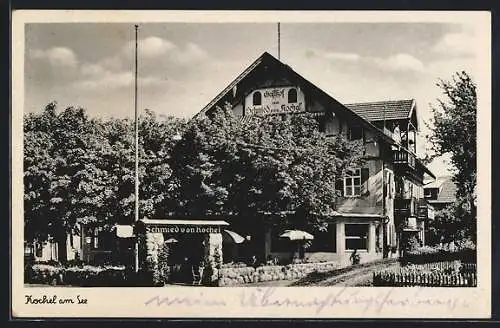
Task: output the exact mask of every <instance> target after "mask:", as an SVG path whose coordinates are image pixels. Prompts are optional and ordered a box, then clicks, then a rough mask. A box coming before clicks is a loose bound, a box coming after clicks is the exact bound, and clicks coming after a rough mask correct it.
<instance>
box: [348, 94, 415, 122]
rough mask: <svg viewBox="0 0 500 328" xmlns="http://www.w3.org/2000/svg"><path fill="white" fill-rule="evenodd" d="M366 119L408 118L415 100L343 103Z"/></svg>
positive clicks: (371, 120)
mask: <svg viewBox="0 0 500 328" xmlns="http://www.w3.org/2000/svg"><path fill="white" fill-rule="evenodd" d="M345 106H346V107H347V108H349V109H350V110H352V111H354V112H355V113H357V114H358V115H359V116H361V117H362V118H364V119H365V120H367V121H370V122H374V121H383V120H403V119H408V118H410V116H411V114H412V111H413V108H414V107H415V100H413V99H406V100H389V101H376V102H364V103H354V104H346V105H345Z"/></svg>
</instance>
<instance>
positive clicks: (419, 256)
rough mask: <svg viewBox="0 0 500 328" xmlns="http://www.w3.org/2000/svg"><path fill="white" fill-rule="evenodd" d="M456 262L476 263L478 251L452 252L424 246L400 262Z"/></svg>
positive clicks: (463, 250) (409, 252) (405, 255)
mask: <svg viewBox="0 0 500 328" xmlns="http://www.w3.org/2000/svg"><path fill="white" fill-rule="evenodd" d="M454 260H460V261H462V262H466V263H475V262H476V260H477V253H476V249H475V248H474V249H472V248H463V249H459V250H450V249H444V248H437V247H428V246H424V247H420V248H418V249H416V250H413V251H408V252H406V253H405V254H404V256H403V257H401V258H400V262H401V264H403V265H406V264H409V263H413V264H424V263H433V262H445V261H454Z"/></svg>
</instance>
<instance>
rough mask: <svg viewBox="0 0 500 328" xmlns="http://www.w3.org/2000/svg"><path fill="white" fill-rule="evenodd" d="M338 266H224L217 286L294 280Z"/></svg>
mask: <svg viewBox="0 0 500 328" xmlns="http://www.w3.org/2000/svg"><path fill="white" fill-rule="evenodd" d="M338 268H339V263H337V262H324V263H300V264H289V265H269V266H260V267H257V268H253V267H224V268H222V269H221V270H220V281H219V286H235V285H241V284H245V283H256V282H262V281H272V280H295V279H300V278H304V277H305V276H307V275H308V274H310V273H312V272H328V271H332V270H335V269H338Z"/></svg>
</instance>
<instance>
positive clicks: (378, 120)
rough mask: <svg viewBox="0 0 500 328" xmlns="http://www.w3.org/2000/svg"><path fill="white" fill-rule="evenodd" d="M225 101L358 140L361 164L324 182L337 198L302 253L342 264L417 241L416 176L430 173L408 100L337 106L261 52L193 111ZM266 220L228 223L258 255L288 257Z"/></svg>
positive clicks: (420, 194) (419, 201) (419, 192)
mask: <svg viewBox="0 0 500 328" xmlns="http://www.w3.org/2000/svg"><path fill="white" fill-rule="evenodd" d="M332 78H335V77H332ZM353 83H355V82H353ZM225 103H229V104H231V106H232V109H233V112H234V114H235V115H237V116H239V117H240V118H241V119H243V120H244V119H245V117H249V116H251V115H255V114H260V115H262V114H264V115H265V114H268V115H275V116H277V117H280V116H286V115H293V114H296V113H301V112H312V113H316V114H317V117H318V119H319V120H320V122H321V129H322V131H323V132H325V133H326V134H327V135H329V136H331V137H335V136H336V135H340V134H341V135H344V136H345V137H347V138H349V139H351V140H354V139H359V140H363V143H364V146H365V159H366V163H365V164H364V165H363V167H359V168H357V169H356V170H354V171H352V172H349V173H348V174H347V175H346V176H344V177H341V178H339V179H338V181H337V183H336V186H332V188H337V189H338V190H339V191H340V193H341V194H342V196H341V197H339V198H338V200H337V202H336V204H335V212H334V213H331V215H328V217H327V218H326V219H327V222H329V228H328V231H327V232H325V233H315V239H314V240H313V241H312V243H311V247H310V248H309V249H308V253H307V254H306V257H308V258H310V259H317V260H336V261H341V262H346V261H348V258H349V255H350V253H351V252H352V251H353V250H354V249H358V251H359V253H360V254H361V259H362V261H363V260H365V261H366V260H373V259H378V258H382V257H383V256H387V254H388V252H389V250H391V249H398V247H399V246H400V245H401V241H402V240H404V239H405V238H408V237H409V236H411V235H417V236H419V237H420V239H421V241H422V242H424V240H423V239H424V237H423V231H424V220H425V218H423V217H422V213H427V210H420V209H427V203H426V202H425V200H424V191H423V182H424V176H425V175H427V176H428V177H431V178H435V177H434V175H433V174H432V172H430V171H429V170H428V169H427V168H426V167H425V166H424V164H423V163H422V162H421V161H420V160H419V159H418V158H417V156H416V154H415V152H416V149H417V148H416V140H417V138H416V136H417V133H418V128H419V124H418V120H419V118H418V111H417V106H416V103H415V101H414V100H398V101H383V102H371V103H360V104H347V105H344V104H341V103H340V102H338V101H337V100H335V99H334V98H332V97H331V96H330V95H328V94H327V93H325V92H324V91H323V90H321V89H320V88H318V87H317V86H315V85H314V84H312V83H311V82H309V81H308V80H306V79H305V78H304V77H302V76H301V75H299V74H298V73H296V72H295V71H293V70H292V69H291V68H290V67H289V66H288V65H286V64H284V63H282V62H280V61H279V60H277V59H276V58H274V57H273V56H271V55H270V54H268V53H267V52H266V53H264V54H263V55H261V56H260V57H259V58H258V59H257V60H256V61H255V62H253V63H252V64H251V65H250V66H249V67H248V68H247V69H246V70H245V71H243V72H242V73H241V74H240V75H239V76H238V77H237V78H236V79H235V80H234V81H233V82H232V83H230V84H229V85H228V86H227V87H226V88H225V89H224V90H223V91H222V92H221V93H220V94H219V95H217V96H216V97H215V98H214V99H213V100H212V101H211V102H210V103H209V104H208V105H207V106H205V108H203V109H202V110H201V111H200V113H198V114H197V115H205V114H209V113H210V112H211V111H213V110H214V109H215V108H216V107H223V106H224V104H225ZM419 214H420V217H419ZM267 216H269V217H271V218H272V216H273V214H272V213H271V214H268V215H267ZM239 219H240V220H238V221H239V222H242V221H243V222H244V221H245V220H244V218H239ZM247 221H248V220H247ZM272 221H273V220H272V219H271V220H263V221H262V224H261V225H260V226H259V227H258V228H256V224H255V222H252V223H251V225H252V226H250V225H248V226H245V224H239V225H238V226H237V227H235V226H233V224H232V229H234V230H235V231H239V232H240V233H241V234H244V235H246V234H251V235H252V236H251V238H252V241H253V244H254V247H255V249H256V253H257V255H258V256H259V257H261V258H262V257H264V258H268V257H269V256H277V257H286V256H290V255H289V249H287V247H289V246H287V245H286V243H285V242H284V241H283V240H281V239H280V238H279V234H280V233H281V232H282V230H280V229H281V228H280V227H277V226H273V224H271V223H269V222H272ZM231 222H234V220H231Z"/></svg>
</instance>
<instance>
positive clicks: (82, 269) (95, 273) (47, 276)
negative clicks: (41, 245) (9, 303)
mask: <svg viewBox="0 0 500 328" xmlns="http://www.w3.org/2000/svg"><path fill="white" fill-rule="evenodd" d="M128 277H130V274H129V273H127V271H126V270H125V267H113V266H105V267H96V266H90V265H83V266H69V267H63V266H61V265H59V264H44V263H35V264H33V265H29V266H27V267H26V268H25V283H29V284H46V285H71V286H80V287H98V286H126V285H127V284H130V282H131V281H130V279H128Z"/></svg>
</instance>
